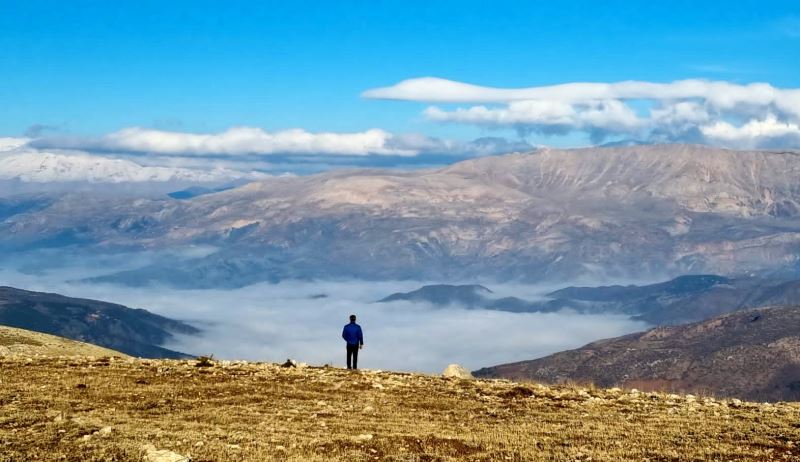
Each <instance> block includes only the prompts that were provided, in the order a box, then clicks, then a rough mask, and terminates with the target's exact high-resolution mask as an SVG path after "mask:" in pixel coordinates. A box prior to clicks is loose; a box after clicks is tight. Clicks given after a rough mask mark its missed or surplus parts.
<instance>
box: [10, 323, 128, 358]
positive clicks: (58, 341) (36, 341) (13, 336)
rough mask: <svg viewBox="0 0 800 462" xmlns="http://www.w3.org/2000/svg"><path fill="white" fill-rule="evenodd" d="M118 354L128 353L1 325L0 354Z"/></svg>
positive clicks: (120, 355)
mask: <svg viewBox="0 0 800 462" xmlns="http://www.w3.org/2000/svg"><path fill="white" fill-rule="evenodd" d="M37 355H41V356H118V357H125V356H126V355H124V354H122V353H120V352H118V351H114V350H109V349H108V348H103V347H99V346H97V345H92V344H89V343H83V342H76V341H75V340H70V339H66V338H63V337H57V336H55V335H49V334H42V333H40V332H32V331H29V330H25V329H17V328H14V327H8V326H0V356H22V357H32V356H37Z"/></svg>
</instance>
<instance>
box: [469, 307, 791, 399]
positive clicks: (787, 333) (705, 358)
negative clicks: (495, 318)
mask: <svg viewBox="0 0 800 462" xmlns="http://www.w3.org/2000/svg"><path fill="white" fill-rule="evenodd" d="M475 374H476V375H477V376H480V377H505V378H511V379H533V380H537V381H543V382H550V383H557V382H563V381H567V380H570V381H579V382H593V383H595V384H596V385H599V386H613V385H621V386H627V387H635V388H640V389H647V390H656V389H657V390H675V391H705V392H710V393H713V394H716V395H720V396H733V397H739V398H747V399H753V400H800V307H797V306H783V307H766V308H757V309H752V310H745V311H737V312H734V313H730V314H726V315H723V316H719V317H716V318H712V319H709V320H707V321H703V322H699V323H694V324H687V325H682V326H670V327H659V328H656V329H652V330H649V331H647V332H644V333H637V334H631V335H626V336H623V337H618V338H613V339H608V340H601V341H598V342H594V343H591V344H589V345H586V346H584V347H582V348H579V349H576V350H571V351H564V352H561V353H556V354H554V355H551V356H547V357H545V358H540V359H535V360H532V361H522V362H518V363H512V364H503V365H499V366H494V367H489V368H484V369H481V370H479V371H476V372H475Z"/></svg>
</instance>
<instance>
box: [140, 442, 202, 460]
mask: <svg viewBox="0 0 800 462" xmlns="http://www.w3.org/2000/svg"><path fill="white" fill-rule="evenodd" d="M142 449H144V451H145V455H144V460H145V462H191V460H192V459H190V458H189V457H186V456H183V455H180V454H178V453H177V452H172V451H170V450H168V449H156V447H155V446H153V445H152V444H148V445H145V446H144V447H143V448H142Z"/></svg>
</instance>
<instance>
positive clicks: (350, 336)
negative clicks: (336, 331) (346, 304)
mask: <svg viewBox="0 0 800 462" xmlns="http://www.w3.org/2000/svg"><path fill="white" fill-rule="evenodd" d="M342 338H343V339H344V341H345V342H347V368H348V369H358V350H360V349H361V348H363V347H364V334H363V333H362V332H361V326H359V325H358V324H356V315H354V314H351V315H350V324H346V325H345V326H344V329H343V330H342Z"/></svg>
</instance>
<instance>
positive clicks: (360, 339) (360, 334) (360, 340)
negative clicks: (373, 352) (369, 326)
mask: <svg viewBox="0 0 800 462" xmlns="http://www.w3.org/2000/svg"><path fill="white" fill-rule="evenodd" d="M358 344H359V345H361V346H364V333H363V332H361V327H359V328H358Z"/></svg>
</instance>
